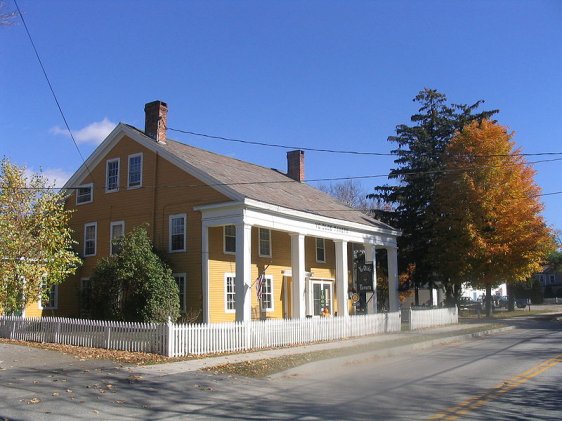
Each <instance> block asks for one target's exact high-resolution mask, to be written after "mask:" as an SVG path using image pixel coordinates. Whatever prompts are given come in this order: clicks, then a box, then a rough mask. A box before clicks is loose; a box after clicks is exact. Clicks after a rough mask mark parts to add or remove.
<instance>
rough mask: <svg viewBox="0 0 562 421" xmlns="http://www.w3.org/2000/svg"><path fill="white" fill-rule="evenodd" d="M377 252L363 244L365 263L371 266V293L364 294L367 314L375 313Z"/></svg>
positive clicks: (369, 245) (370, 246)
mask: <svg viewBox="0 0 562 421" xmlns="http://www.w3.org/2000/svg"><path fill="white" fill-rule="evenodd" d="M376 252H377V250H376V249H375V246H374V245H372V244H365V263H372V264H373V292H368V293H367V294H366V298H367V301H368V303H367V314H376V313H377V253H376Z"/></svg>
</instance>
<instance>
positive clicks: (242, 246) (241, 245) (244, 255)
mask: <svg viewBox="0 0 562 421" xmlns="http://www.w3.org/2000/svg"><path fill="white" fill-rule="evenodd" d="M251 262H252V226H251V225H247V224H244V223H240V224H236V282H235V284H234V291H235V294H236V295H235V297H236V298H235V308H236V321H237V322H246V321H250V320H251V318H252V296H251V288H252V278H251V275H252V273H251V266H250V265H251Z"/></svg>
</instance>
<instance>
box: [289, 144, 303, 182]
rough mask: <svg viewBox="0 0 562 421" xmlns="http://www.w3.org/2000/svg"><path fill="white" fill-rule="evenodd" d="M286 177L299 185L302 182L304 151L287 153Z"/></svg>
mask: <svg viewBox="0 0 562 421" xmlns="http://www.w3.org/2000/svg"><path fill="white" fill-rule="evenodd" d="M287 176H289V177H291V178H292V179H293V180H296V181H299V182H301V183H302V182H303V181H304V151H301V150H296V151H289V152H287Z"/></svg>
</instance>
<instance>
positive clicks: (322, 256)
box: [316, 238, 326, 263]
mask: <svg viewBox="0 0 562 421" xmlns="http://www.w3.org/2000/svg"><path fill="white" fill-rule="evenodd" d="M316 261H317V262H319V263H325V262H326V242H325V241H324V239H323V238H317V239H316Z"/></svg>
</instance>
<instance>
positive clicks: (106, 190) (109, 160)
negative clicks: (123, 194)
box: [105, 158, 121, 193]
mask: <svg viewBox="0 0 562 421" xmlns="http://www.w3.org/2000/svg"><path fill="white" fill-rule="evenodd" d="M113 162H117V187H116V188H114V189H109V164H110V163H113ZM120 176H121V158H111V159H108V160H106V161H105V192H106V193H115V192H118V191H119V184H120V183H119V181H120V180H119V177H120Z"/></svg>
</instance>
